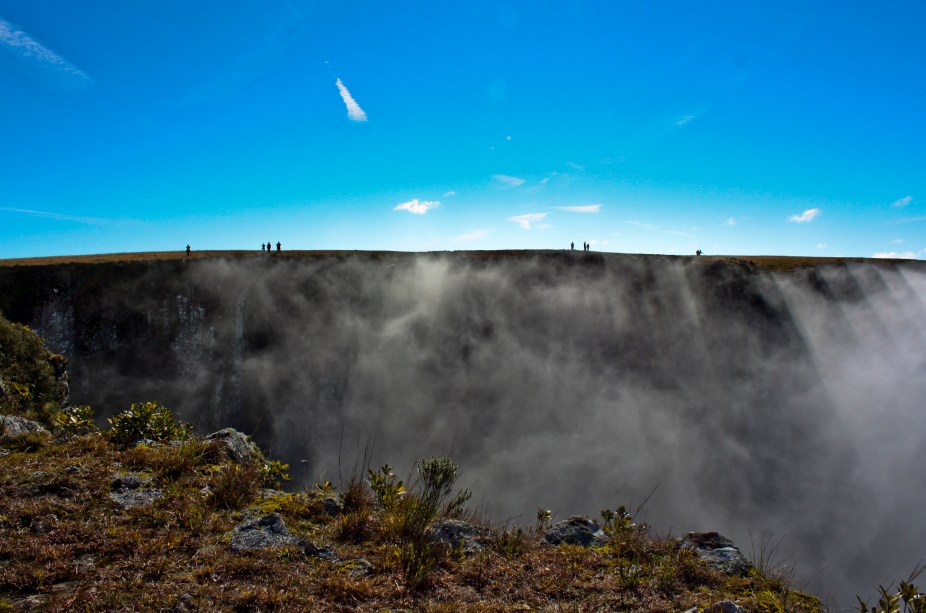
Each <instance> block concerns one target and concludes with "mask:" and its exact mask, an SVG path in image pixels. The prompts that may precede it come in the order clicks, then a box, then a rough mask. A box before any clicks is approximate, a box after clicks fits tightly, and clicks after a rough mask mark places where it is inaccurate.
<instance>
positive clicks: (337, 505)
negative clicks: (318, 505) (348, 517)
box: [322, 496, 344, 517]
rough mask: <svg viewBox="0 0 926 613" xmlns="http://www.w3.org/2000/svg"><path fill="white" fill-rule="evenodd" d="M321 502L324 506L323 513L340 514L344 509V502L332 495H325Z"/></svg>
mask: <svg viewBox="0 0 926 613" xmlns="http://www.w3.org/2000/svg"><path fill="white" fill-rule="evenodd" d="M322 504H323V505H324V506H325V513H327V514H328V515H331V516H332V517H334V516H336V515H340V514H341V512H342V511H343V510H344V503H343V502H341V501H340V500H338V499H337V498H334V497H332V496H325V498H324V499H322Z"/></svg>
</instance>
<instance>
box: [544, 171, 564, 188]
mask: <svg viewBox="0 0 926 613" xmlns="http://www.w3.org/2000/svg"><path fill="white" fill-rule="evenodd" d="M558 174H559V173H558V172H555V171H554V172H551V173H550V174H548V175H547V176H545V177H544V178H542V179H540V184H541V185H546V184H547V183H549V182H550V179H553V178H554V177H556V175H558Z"/></svg>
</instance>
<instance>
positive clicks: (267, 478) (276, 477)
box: [258, 460, 292, 490]
mask: <svg viewBox="0 0 926 613" xmlns="http://www.w3.org/2000/svg"><path fill="white" fill-rule="evenodd" d="M287 470H289V464H287V463H285V462H281V461H280V460H267V461H265V462H261V464H260V467H259V469H258V472H259V473H260V482H261V485H262V486H263V487H268V488H271V489H275V490H279V489H282V488H283V486H284V485H286V482H287V481H289V480H290V479H292V477H290V476H289V473H287V472H286V471H287Z"/></svg>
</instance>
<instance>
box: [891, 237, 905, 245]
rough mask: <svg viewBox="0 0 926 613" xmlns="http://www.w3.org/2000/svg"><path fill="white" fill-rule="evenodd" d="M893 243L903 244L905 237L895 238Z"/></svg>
mask: <svg viewBox="0 0 926 613" xmlns="http://www.w3.org/2000/svg"><path fill="white" fill-rule="evenodd" d="M891 243H892V244H894V245H903V239H902V238H895V239H894V240H892V241H891Z"/></svg>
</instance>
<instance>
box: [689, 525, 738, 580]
mask: <svg viewBox="0 0 926 613" xmlns="http://www.w3.org/2000/svg"><path fill="white" fill-rule="evenodd" d="M682 549H689V550H692V551H694V552H695V553H696V554H697V556H698V557H699V558H701V559H702V560H704V561H705V562H707V565H708V566H710V567H711V568H713V569H714V570H716V571H719V572H721V573H723V574H725V575H731V576H739V577H745V576H746V575H748V574H749V571H750V570H752V563H750V562H749V560H747V559H746V556H744V555H743V552H741V551H740V550H739V548H738V547H737V546H736V545H734V544H733V541H731V540H730V539H728V538H727V537H725V536H723V535H720V534H718V533H716V532H689V533H688V536H686V537H685V539H684V540H683V541H682Z"/></svg>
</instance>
